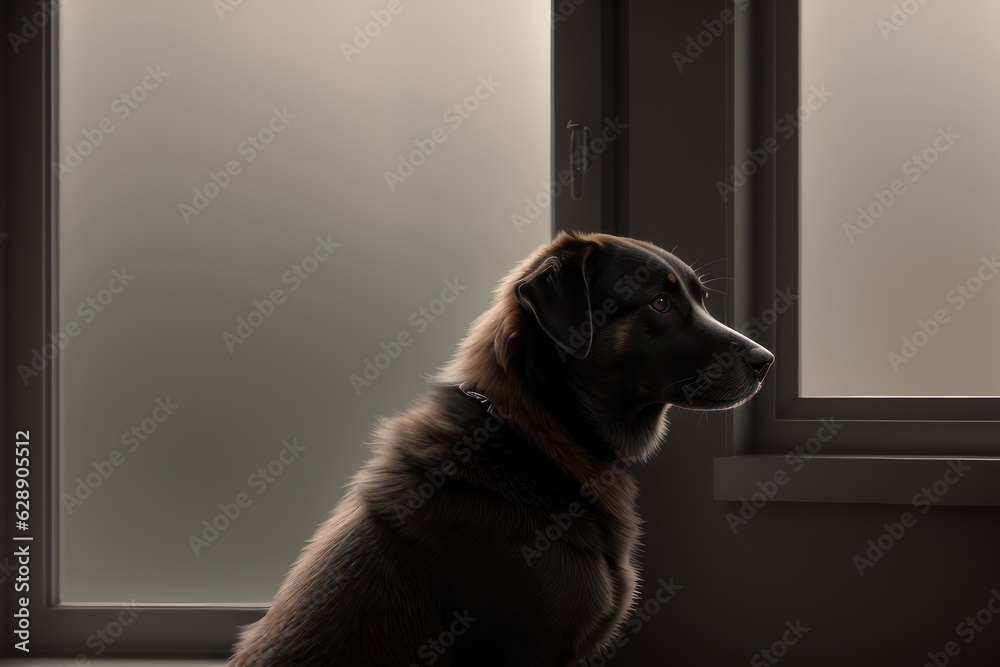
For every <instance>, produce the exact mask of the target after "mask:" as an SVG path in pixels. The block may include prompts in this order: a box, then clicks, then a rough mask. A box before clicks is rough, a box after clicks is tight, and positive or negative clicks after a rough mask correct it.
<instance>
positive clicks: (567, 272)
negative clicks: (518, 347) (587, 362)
mask: <svg viewBox="0 0 1000 667" xmlns="http://www.w3.org/2000/svg"><path fill="white" fill-rule="evenodd" d="M592 250H593V247H592V246H586V247H583V248H580V249H574V250H572V251H570V252H569V253H566V254H563V253H565V251H563V252H561V253H560V254H558V255H553V256H551V257H549V258H548V259H546V260H545V261H544V262H542V263H541V264H540V265H539V266H538V268H536V269H535V270H534V271H532V272H531V273H530V274H528V275H527V276H525V277H524V278H522V279H521V280H519V281H518V282H517V284H516V285H515V286H514V295H515V296H516V298H517V302H518V303H519V304H521V306H523V307H524V308H526V309H527V310H528V311H529V312H530V313H531V314H532V315H534V316H535V319H536V320H538V324H540V325H541V327H542V330H543V331H544V332H545V333H546V334H548V336H549V338H551V339H552V340H553V341H555V342H556V344H557V345H559V347H561V348H562V349H563V350H565V351H566V353H567V354H569V355H571V356H573V357H576V358H577V359H584V358H586V356H587V355H588V354H589V353H590V346H591V344H592V343H593V342H594V323H593V320H592V318H591V312H590V285H589V284H588V280H587V258H588V257H589V256H590V253H591V251H592Z"/></svg>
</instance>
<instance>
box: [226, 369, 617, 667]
mask: <svg viewBox="0 0 1000 667" xmlns="http://www.w3.org/2000/svg"><path fill="white" fill-rule="evenodd" d="M622 549H623V545H621V544H617V543H616V541H615V539H614V538H613V536H612V535H611V534H610V531H609V530H608V528H607V527H606V526H605V521H604V519H603V517H602V515H601V513H600V512H599V511H598V510H597V509H596V508H595V507H594V506H593V504H592V503H590V502H589V501H588V499H587V498H586V497H585V496H584V495H582V494H581V489H580V487H579V485H578V484H576V483H575V482H574V481H572V480H570V479H569V478H567V477H566V476H565V475H564V474H562V472H561V471H560V470H559V469H558V468H557V467H556V466H555V465H554V464H553V463H552V462H551V461H549V460H548V459H546V458H545V457H544V456H543V455H542V454H541V453H540V452H539V451H538V450H537V449H536V448H535V447H534V446H532V445H530V444H529V443H527V442H525V441H523V440H521V439H520V438H519V437H518V436H517V435H516V434H514V433H513V432H511V431H510V430H509V429H506V428H503V427H502V426H500V425H499V423H498V422H497V420H495V419H494V417H493V416H491V415H490V414H489V413H487V412H486V410H485V409H483V408H482V407H481V406H479V405H478V404H477V403H476V402H475V401H474V400H472V399H469V398H468V397H466V396H464V395H462V394H461V393H460V392H459V391H458V390H457V389H455V388H454V387H440V388H437V389H434V390H432V391H431V392H429V393H428V394H427V395H425V396H424V397H422V398H421V399H420V400H418V401H417V402H415V403H414V404H413V405H412V406H411V407H410V408H409V409H408V410H407V411H406V412H405V413H403V414H402V415H399V416H397V417H394V418H393V419H390V420H387V421H386V422H385V423H383V424H382V426H381V427H380V428H379V430H378V432H377V437H376V453H375V456H374V458H373V459H372V460H371V461H370V462H369V463H368V464H367V465H366V466H365V468H364V469H363V470H362V472H361V473H360V474H359V475H358V477H357V478H356V479H355V481H354V483H353V484H352V487H351V489H350V491H349V492H348V495H347V496H346V497H345V498H344V500H342V501H341V503H340V505H338V507H337V509H336V510H335V511H334V513H333V514H332V515H331V516H330V518H329V519H328V520H327V522H326V523H325V524H324V525H323V526H322V527H321V528H320V529H319V530H318V531H317V533H316V535H315V537H314V538H313V539H312V540H311V541H310V542H309V543H308V544H307V545H306V547H305V548H304V549H303V551H302V554H301V555H300V557H299V559H298V560H297V562H296V563H295V565H294V566H293V568H292V570H291V572H290V573H289V575H288V577H287V578H286V580H285V583H284V584H283V586H282V587H281V589H280V590H279V592H278V594H277V596H276V597H275V600H274V604H273V605H272V607H271V609H270V610H269V611H268V613H267V615H266V616H265V617H264V618H263V619H262V620H261V621H259V622H257V623H255V624H254V625H252V626H249V627H248V628H247V629H246V630H245V631H244V632H243V635H242V637H241V639H240V641H239V643H238V645H237V647H236V653H235V655H234V657H233V658H232V660H231V661H230V663H229V666H230V667H249V666H254V667H261V666H265V665H267V666H277V665H282V666H285V665H365V666H371V667H380V666H382V665H385V666H386V667H389V666H393V667H399V666H406V665H412V664H435V665H450V664H462V665H466V664H468V665H473V664H475V665H487V666H488V665H493V664H495V665H511V664H523V665H532V664H546V665H548V664H553V665H555V664H560V665H561V664H568V663H569V662H571V661H575V660H576V659H578V656H580V655H582V654H583V653H584V652H585V649H587V648H589V644H591V643H592V642H593V641H594V640H595V637H596V638H597V639H598V640H604V639H605V638H606V637H607V636H609V635H610V634H611V632H612V631H613V630H614V627H615V626H616V625H617V622H618V619H619V618H620V616H621V614H622V612H623V611H624V607H627V606H628V604H629V603H630V602H631V595H632V584H633V580H632V574H631V571H630V568H625V569H623V568H621V567H620V564H624V565H626V566H629V565H630V563H629V556H630V553H629V552H630V549H631V545H627V546H626V547H625V552H624V553H623V552H622ZM623 561H624V563H623ZM626 570H628V571H626ZM511 582H518V583H517V584H516V585H512V584H511ZM540 656H544V658H545V662H536V661H537V660H538V659H539V657H540Z"/></svg>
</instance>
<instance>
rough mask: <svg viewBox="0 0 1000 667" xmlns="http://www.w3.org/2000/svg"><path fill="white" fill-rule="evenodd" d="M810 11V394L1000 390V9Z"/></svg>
mask: <svg viewBox="0 0 1000 667" xmlns="http://www.w3.org/2000/svg"><path fill="white" fill-rule="evenodd" d="M801 7H802V14H801V47H800V55H801V72H800V76H801V80H800V83H801V87H800V89H801V100H800V102H801V103H802V104H803V105H809V104H812V105H813V107H815V109H814V110H812V111H811V115H810V117H809V118H808V120H805V121H804V123H803V125H802V128H801V135H800V136H801V142H802V143H801V165H800V168H801V186H800V187H801V191H800V193H801V210H800V214H801V222H800V224H801V248H800V253H801V254H800V260H801V261H800V265H801V269H800V279H801V307H802V310H801V313H802V319H801V331H800V334H801V342H802V347H801V359H800V362H801V376H800V382H801V385H800V389H801V392H802V394H803V395H805V396H997V395H1000V354H997V352H996V337H997V332H998V331H1000V278H998V277H997V273H998V272H1000V265H998V263H997V259H998V257H997V253H998V252H1000V223H998V221H1000V204H998V200H997V198H996V180H997V179H996V174H995V173H994V172H995V171H996V169H997V167H996V155H997V154H998V152H1000V125H998V124H997V122H996V119H997V117H998V116H1000V77H998V75H997V68H996V63H997V62H998V60H1000V42H998V41H997V39H996V35H995V32H996V31H995V26H996V25H997V24H998V23H1000V3H996V2H992V1H989V0H960V1H954V2H928V3H923V2H919V3H918V2H898V0H838V1H837V2H830V1H828V0H803V1H802V3H801ZM823 87H825V88H826V90H827V93H828V94H829V96H828V95H827V93H824V95H823V97H829V98H828V100H827V101H825V102H822V99H821V97H818V96H817V95H816V92H815V91H816V90H818V89H820V88H823Z"/></svg>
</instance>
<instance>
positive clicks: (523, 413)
mask: <svg viewBox="0 0 1000 667" xmlns="http://www.w3.org/2000/svg"><path fill="white" fill-rule="evenodd" d="M524 318H525V314H524V313H523V311H521V309H520V307H519V306H517V304H516V303H513V304H508V303H504V302H502V301H501V302H499V303H496V304H494V306H493V308H491V309H490V310H488V311H486V312H485V313H484V314H483V315H481V316H480V317H479V318H478V319H477V320H476V321H475V322H473V324H472V326H471V328H470V330H469V333H468V335H467V336H466V337H465V339H464V340H463V341H462V342H461V343H460V345H459V349H458V352H457V353H456V354H455V356H454V357H453V358H452V360H451V361H450V362H449V363H447V364H446V365H445V366H444V367H443V368H442V369H441V371H440V372H439V373H438V375H437V378H436V379H437V380H438V381H439V382H441V383H444V384H462V385H463V386H465V387H467V388H470V389H473V390H475V391H477V392H479V393H481V394H483V395H484V396H486V397H488V398H489V400H490V401H491V402H492V403H493V404H494V405H495V406H496V408H497V410H499V411H500V413H501V414H502V415H504V416H505V418H506V419H507V424H508V425H509V426H510V427H511V428H512V429H514V431H515V432H517V433H518V434H519V435H520V436H521V437H522V438H524V439H525V440H526V441H528V442H530V443H532V444H533V445H534V446H536V447H537V448H538V449H539V450H540V451H541V452H542V453H543V454H544V455H545V456H546V457H547V458H549V459H550V460H551V461H552V462H553V463H555V464H556V465H557V466H558V467H559V468H560V469H561V470H562V471H563V473H564V474H565V475H566V476H567V477H569V478H570V479H572V480H574V481H575V482H576V483H577V484H579V485H580V488H581V491H582V492H584V493H585V494H587V495H588V496H590V497H592V498H593V499H594V502H595V504H597V505H598V506H603V507H604V509H606V510H607V511H609V512H618V513H619V515H620V513H621V512H628V513H630V514H631V513H633V512H634V506H635V500H636V496H637V488H636V484H635V479H634V477H633V476H632V474H631V472H630V471H629V467H630V466H631V462H629V461H625V460H623V459H620V458H610V457H601V456H595V455H594V454H593V453H592V452H590V451H588V448H587V447H586V446H585V445H584V444H581V443H580V442H579V441H578V440H577V438H576V437H574V434H573V432H572V431H571V430H570V429H568V428H567V427H566V426H565V424H564V422H563V421H562V420H561V419H560V418H559V417H558V416H557V415H556V414H554V413H553V411H552V410H551V409H550V408H549V407H548V406H547V405H546V404H545V402H544V401H542V400H540V399H539V397H538V396H537V394H536V391H537V389H533V388H532V385H531V381H530V380H529V379H528V378H527V377H525V373H524V371H523V369H522V368H520V367H519V362H521V361H523V357H522V355H523V350H522V349H520V348H521V345H520V343H521V342H522V341H519V340H518V337H519V335H522V334H523V332H524V331H525V328H526V326H528V324H529V323H528V322H526V321H525V319H524Z"/></svg>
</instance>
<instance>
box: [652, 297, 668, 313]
mask: <svg viewBox="0 0 1000 667" xmlns="http://www.w3.org/2000/svg"><path fill="white" fill-rule="evenodd" d="M649 307H650V308H652V309H653V310H655V311H656V312H658V313H665V312H667V311H668V310H670V301H668V300H667V297H665V296H662V295H660V296H658V297H656V298H655V299H653V300H652V301H650V302H649Z"/></svg>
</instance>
